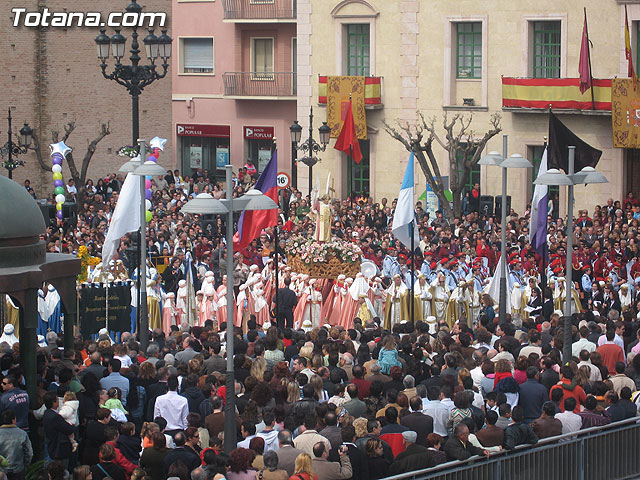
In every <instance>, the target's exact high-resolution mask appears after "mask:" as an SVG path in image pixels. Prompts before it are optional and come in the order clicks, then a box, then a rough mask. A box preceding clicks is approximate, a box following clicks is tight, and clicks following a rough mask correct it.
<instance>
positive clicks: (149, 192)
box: [144, 188, 151, 200]
mask: <svg viewBox="0 0 640 480" xmlns="http://www.w3.org/2000/svg"><path fill="white" fill-rule="evenodd" d="M144 196H145V198H146V199H147V200H151V190H149V189H148V188H147V190H146V191H145V192H144Z"/></svg>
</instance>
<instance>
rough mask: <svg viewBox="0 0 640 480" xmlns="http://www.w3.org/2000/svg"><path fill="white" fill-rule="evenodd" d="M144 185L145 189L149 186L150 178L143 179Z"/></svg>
mask: <svg viewBox="0 0 640 480" xmlns="http://www.w3.org/2000/svg"><path fill="white" fill-rule="evenodd" d="M144 186H145V188H147V189H149V188H151V180H145V181H144Z"/></svg>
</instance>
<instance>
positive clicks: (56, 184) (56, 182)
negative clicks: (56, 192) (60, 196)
mask: <svg viewBox="0 0 640 480" xmlns="http://www.w3.org/2000/svg"><path fill="white" fill-rule="evenodd" d="M53 186H54V187H64V182H63V181H62V180H54V181H53Z"/></svg>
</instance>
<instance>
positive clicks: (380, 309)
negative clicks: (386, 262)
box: [371, 277, 387, 318]
mask: <svg viewBox="0 0 640 480" xmlns="http://www.w3.org/2000/svg"><path fill="white" fill-rule="evenodd" d="M371 290H372V291H373V310H374V311H375V312H376V315H375V316H376V317H378V318H384V301H385V299H386V297H387V292H385V290H384V287H383V286H382V279H381V278H380V277H376V278H375V279H374V280H373V285H372V286H371Z"/></svg>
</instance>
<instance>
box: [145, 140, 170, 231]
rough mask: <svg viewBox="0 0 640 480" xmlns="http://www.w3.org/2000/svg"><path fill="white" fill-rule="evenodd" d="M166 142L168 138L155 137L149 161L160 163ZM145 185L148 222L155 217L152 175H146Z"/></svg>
mask: <svg viewBox="0 0 640 480" xmlns="http://www.w3.org/2000/svg"><path fill="white" fill-rule="evenodd" d="M165 143H167V139H166V138H160V137H153V138H152V139H151V141H150V142H149V147H151V154H150V155H149V156H148V157H147V161H151V162H154V163H158V157H160V152H163V151H164V144H165ZM144 187H145V192H144V196H145V198H146V201H145V206H146V207H147V208H146V213H145V216H146V219H147V222H150V221H151V219H152V218H153V215H152V214H151V206H152V205H151V196H152V192H151V176H150V175H147V176H146V177H145V181H144Z"/></svg>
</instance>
